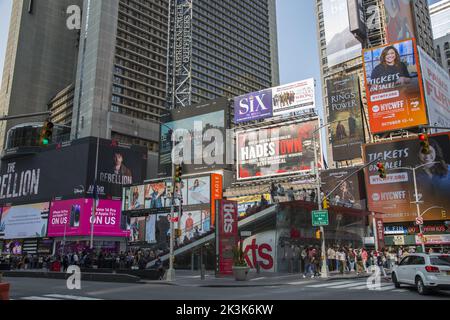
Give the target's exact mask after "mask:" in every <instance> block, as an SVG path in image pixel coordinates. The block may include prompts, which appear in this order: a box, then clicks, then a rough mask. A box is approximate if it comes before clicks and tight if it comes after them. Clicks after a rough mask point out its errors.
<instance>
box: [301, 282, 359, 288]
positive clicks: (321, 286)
mask: <svg viewBox="0 0 450 320" xmlns="http://www.w3.org/2000/svg"><path fill="white" fill-rule="evenodd" d="M346 283H354V282H353V281H337V282H333V283H329V282H328V283H323V284H316V285H313V286H308V288H324V287H329V286H336V285H340V284H346Z"/></svg>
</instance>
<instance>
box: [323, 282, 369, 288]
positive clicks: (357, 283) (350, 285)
mask: <svg viewBox="0 0 450 320" xmlns="http://www.w3.org/2000/svg"><path fill="white" fill-rule="evenodd" d="M363 283H364V282H356V283H349V284H343V285H339V286H332V287H328V288H329V289H344V288H351V287H358V286H361V285H362V284H363Z"/></svg>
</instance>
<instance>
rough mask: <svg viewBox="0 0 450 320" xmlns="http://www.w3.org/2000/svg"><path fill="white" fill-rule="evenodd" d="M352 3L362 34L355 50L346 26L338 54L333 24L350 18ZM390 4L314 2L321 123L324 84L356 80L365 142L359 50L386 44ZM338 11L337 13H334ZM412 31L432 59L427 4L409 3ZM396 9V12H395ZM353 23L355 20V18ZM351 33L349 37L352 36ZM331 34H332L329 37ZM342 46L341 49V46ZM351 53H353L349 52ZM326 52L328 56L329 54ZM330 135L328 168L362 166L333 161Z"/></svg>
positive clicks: (337, 36) (365, 111)
mask: <svg viewBox="0 0 450 320" xmlns="http://www.w3.org/2000/svg"><path fill="white" fill-rule="evenodd" d="M352 2H354V3H356V7H357V6H358V4H359V6H360V8H358V9H360V10H358V12H360V13H361V14H362V16H361V15H359V16H358V17H357V18H358V19H361V20H363V21H364V24H363V27H361V28H360V29H361V30H358V31H359V32H360V34H361V33H362V34H363V37H362V39H361V38H360V39H359V40H360V41H359V42H360V45H359V46H358V45H357V44H356V43H355V42H354V40H352V39H351V38H350V37H349V34H350V33H349V29H351V27H352V26H350V25H348V26H347V27H348V29H347V32H346V33H345V34H344V36H347V38H348V39H346V41H347V42H346V43H347V44H346V45H345V48H344V49H342V48H341V49H342V50H341V52H339V50H336V47H339V45H338V44H336V42H339V39H341V42H342V41H343V40H342V37H343V34H337V31H335V30H336V29H337V30H338V31H341V30H342V29H339V28H343V27H344V26H343V25H341V26H336V23H338V22H336V21H344V20H345V19H344V16H347V17H348V14H349V11H350V14H354V13H355V12H356V11H353V13H352V12H351V11H352V10H351V9H350V10H349V6H348V5H349V4H351V3H352ZM392 3H393V1H391V0H389V4H388V3H387V1H386V0H361V1H358V0H353V1H347V0H316V15H317V34H318V41H319V56H320V67H321V80H322V95H323V106H324V115H325V122H326V123H327V122H328V119H329V102H328V100H329V99H328V88H327V80H333V79H337V78H341V77H345V76H358V77H359V80H360V83H359V91H360V94H361V103H362V105H363V108H362V119H363V123H364V135H365V139H366V141H367V142H369V141H371V140H372V139H373V135H371V133H370V131H369V129H368V128H369V124H368V117H369V116H368V109H367V103H366V102H367V97H366V93H365V90H364V80H363V79H364V71H363V61H362V56H361V50H362V49H364V48H372V47H377V46H380V45H384V44H386V43H388V42H389V40H388V37H389V35H388V33H387V29H388V25H387V18H386V15H387V13H386V7H385V5H389V6H390V7H389V8H388V10H389V9H391V7H392ZM336 8H339V9H336ZM410 8H411V14H412V23H413V29H414V30H413V31H412V32H414V34H415V35H416V39H417V44H418V45H419V46H420V47H421V48H422V49H424V50H425V51H426V52H427V53H428V54H429V55H430V56H431V57H435V50H434V45H433V36H432V35H433V31H432V29H431V19H430V15H429V9H428V2H427V1H426V0H411V2H410ZM395 9H398V8H395ZM337 12H341V13H342V18H341V17H337V16H336V14H337ZM355 19H356V17H355ZM354 31H355V30H353V33H354V34H356V33H355V32H354ZM333 32H335V34H333ZM341 46H342V45H341ZM352 49H353V51H352ZM335 51H337V52H338V53H339V54H340V56H339V57H340V58H339V59H337V58H336V54H335V53H334V52H335ZM330 52H332V53H331V54H330ZM331 137H332V132H331V129H330V130H329V131H328V139H327V146H326V147H327V151H328V152H327V154H328V159H327V161H328V164H329V165H330V167H345V166H348V165H357V164H361V163H362V157H358V158H355V159H348V160H345V161H341V160H339V161H337V160H335V159H334V158H333V152H332V147H333V146H332V145H333V142H332V138H331Z"/></svg>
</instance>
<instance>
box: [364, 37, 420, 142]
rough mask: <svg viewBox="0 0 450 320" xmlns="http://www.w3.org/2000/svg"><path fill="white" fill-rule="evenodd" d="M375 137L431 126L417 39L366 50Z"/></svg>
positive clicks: (368, 89)
mask: <svg viewBox="0 0 450 320" xmlns="http://www.w3.org/2000/svg"><path fill="white" fill-rule="evenodd" d="M364 72H365V77H366V92H367V104H368V112H369V123H370V128H371V131H372V133H380V132H387V131H393V130H400V129H406V128H411V127H416V126H419V125H424V124H428V118H427V111H426V107H425V101H424V96H423V86H422V80H421V74H420V64H419V60H418V57H417V47H416V42H415V40H414V39H409V40H405V41H401V42H397V43H392V44H388V45H384V46H381V47H377V48H372V49H367V50H364Z"/></svg>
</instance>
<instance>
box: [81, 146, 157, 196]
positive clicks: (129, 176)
mask: <svg viewBox="0 0 450 320" xmlns="http://www.w3.org/2000/svg"><path fill="white" fill-rule="evenodd" d="M96 147H97V143H96V139H92V140H91V147H90V148H91V149H90V158H89V160H90V165H89V170H88V178H89V177H94V176H95V164H96V163H95V155H96ZM147 154H148V151H147V148H145V147H142V146H135V145H133V146H132V145H128V144H123V143H120V142H117V141H111V140H104V139H100V140H99V153H98V165H97V166H98V176H97V186H98V191H97V192H98V193H99V196H100V197H101V196H111V197H121V196H122V187H123V186H126V185H131V184H136V183H140V182H143V181H144V180H145V178H146V173H147ZM93 182H94V180H93V179H92V180H90V181H88V183H89V188H88V190H87V194H88V195H92V194H93V192H92V191H93Z"/></svg>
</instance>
